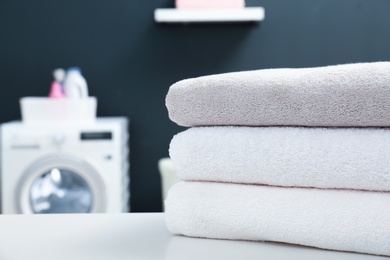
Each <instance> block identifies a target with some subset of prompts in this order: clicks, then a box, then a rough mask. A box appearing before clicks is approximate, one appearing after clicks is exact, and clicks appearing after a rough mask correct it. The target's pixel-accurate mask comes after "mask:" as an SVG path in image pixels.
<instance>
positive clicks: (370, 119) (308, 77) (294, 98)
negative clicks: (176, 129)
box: [166, 62, 390, 126]
mask: <svg viewBox="0 0 390 260" xmlns="http://www.w3.org/2000/svg"><path fill="white" fill-rule="evenodd" d="M166 106H167V108H168V112H169V117H170V119H171V120H172V121H174V122H176V123H177V124H179V125H182V126H205V125H248V126H264V125H290V126H291V125H292V126H390V62H374V63H357V64H346V65H338V66H328V67H318V68H303V69H268V70H256V71H245V72H235V73H226V74H220V75H211V76H204V77H199V78H194V79H187V80H182V81H180V82H178V83H176V84H174V85H172V86H171V87H170V89H169V92H168V94H167V97H166Z"/></svg>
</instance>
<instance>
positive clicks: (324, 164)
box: [169, 127, 390, 191]
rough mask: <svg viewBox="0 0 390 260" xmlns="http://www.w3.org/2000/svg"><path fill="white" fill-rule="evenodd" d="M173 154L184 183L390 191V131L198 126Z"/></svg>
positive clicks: (178, 140) (176, 141)
mask: <svg viewBox="0 0 390 260" xmlns="http://www.w3.org/2000/svg"><path fill="white" fill-rule="evenodd" d="M169 153H170V157H171V159H172V162H173V165H174V167H175V170H176V174H177V175H178V176H179V177H180V178H181V179H184V180H198V181H217V182H234V183H254V184H265V185H273V186H299V187H317V188H344V189H362V190H382V191H389V190H390V129H380V128H361V129H357V128H307V127H194V128H190V129H188V130H186V131H184V132H182V133H179V134H177V135H176V136H174V138H173V139H172V141H171V144H170V150H169Z"/></svg>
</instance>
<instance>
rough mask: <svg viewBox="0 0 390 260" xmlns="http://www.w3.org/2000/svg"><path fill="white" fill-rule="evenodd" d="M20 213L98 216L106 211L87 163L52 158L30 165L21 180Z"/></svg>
mask: <svg viewBox="0 0 390 260" xmlns="http://www.w3.org/2000/svg"><path fill="white" fill-rule="evenodd" d="M16 192H17V194H16V195H17V196H16V198H17V201H16V203H18V205H19V211H20V213H27V214H40V213H98V212H104V210H105V208H106V196H105V188H104V184H103V181H102V179H101V177H100V175H99V172H98V171H97V170H96V169H95V168H94V167H93V166H92V165H91V164H89V163H88V162H87V161H84V160H81V159H79V158H75V157H71V156H67V155H52V156H47V157H45V158H43V159H41V160H38V161H37V162H35V163H34V164H32V165H31V166H30V167H29V168H28V169H27V170H26V171H25V173H24V174H23V177H22V178H21V179H20V183H19V186H18V189H17V190H16Z"/></svg>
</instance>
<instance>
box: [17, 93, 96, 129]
mask: <svg viewBox="0 0 390 260" xmlns="http://www.w3.org/2000/svg"><path fill="white" fill-rule="evenodd" d="M20 109H21V113H22V121H23V123H26V124H42V123H48V122H49V123H69V122H83V123H93V122H95V119H96V109H97V99H96V98H95V97H88V98H86V99H69V98H64V99H50V98H46V97H23V98H21V99H20Z"/></svg>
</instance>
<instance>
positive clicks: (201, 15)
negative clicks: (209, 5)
mask: <svg viewBox="0 0 390 260" xmlns="http://www.w3.org/2000/svg"><path fill="white" fill-rule="evenodd" d="M154 20H155V21H156V22H157V23H213V22H216V23H224V22H259V21H262V20H264V8H263V7H246V8H242V9H224V10H182V9H175V8H160V9H156V10H155V11H154Z"/></svg>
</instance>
